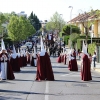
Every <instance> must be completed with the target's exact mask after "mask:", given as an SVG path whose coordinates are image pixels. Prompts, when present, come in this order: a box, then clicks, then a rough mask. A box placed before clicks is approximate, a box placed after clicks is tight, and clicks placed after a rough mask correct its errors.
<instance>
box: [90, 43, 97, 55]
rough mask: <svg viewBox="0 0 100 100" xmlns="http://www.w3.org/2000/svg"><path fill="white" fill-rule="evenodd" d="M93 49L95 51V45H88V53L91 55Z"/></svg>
mask: <svg viewBox="0 0 100 100" xmlns="http://www.w3.org/2000/svg"><path fill="white" fill-rule="evenodd" d="M95 49H96V43H92V44H89V45H88V53H91V54H92V55H93V53H94V51H95Z"/></svg>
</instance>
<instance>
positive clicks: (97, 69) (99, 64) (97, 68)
mask: <svg viewBox="0 0 100 100" xmlns="http://www.w3.org/2000/svg"><path fill="white" fill-rule="evenodd" d="M77 64H78V65H81V61H80V60H79V59H77ZM91 70H94V71H97V72H100V63H97V62H96V67H95V69H94V67H93V63H92V64H91Z"/></svg>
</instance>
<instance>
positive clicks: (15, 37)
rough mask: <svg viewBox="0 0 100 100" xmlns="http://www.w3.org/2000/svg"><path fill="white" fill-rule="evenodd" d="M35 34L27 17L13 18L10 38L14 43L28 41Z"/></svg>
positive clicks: (9, 26) (9, 28) (10, 26)
mask: <svg viewBox="0 0 100 100" xmlns="http://www.w3.org/2000/svg"><path fill="white" fill-rule="evenodd" d="M34 33H35V29H34V27H33V26H32V25H31V24H30V22H29V20H27V19H26V18H25V17H22V16H21V17H18V16H12V17H11V18H10V21H9V24H8V36H9V38H10V39H11V40H12V41H13V42H19V41H21V40H25V39H27V37H29V36H31V35H32V34H34Z"/></svg>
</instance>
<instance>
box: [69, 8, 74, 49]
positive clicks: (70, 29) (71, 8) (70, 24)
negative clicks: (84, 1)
mask: <svg viewBox="0 0 100 100" xmlns="http://www.w3.org/2000/svg"><path fill="white" fill-rule="evenodd" d="M68 8H71V11H70V21H71V19H72V10H73V7H72V6H69V7H68ZM71 33H72V27H71V24H70V35H71ZM70 49H71V39H70Z"/></svg>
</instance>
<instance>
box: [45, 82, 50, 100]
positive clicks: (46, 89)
mask: <svg viewBox="0 0 100 100" xmlns="http://www.w3.org/2000/svg"><path fill="white" fill-rule="evenodd" d="M48 93H49V82H48V81H46V88H45V99H44V100H49V95H47V94H48Z"/></svg>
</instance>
